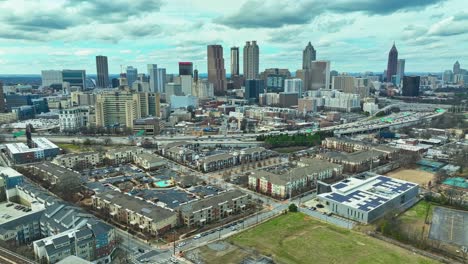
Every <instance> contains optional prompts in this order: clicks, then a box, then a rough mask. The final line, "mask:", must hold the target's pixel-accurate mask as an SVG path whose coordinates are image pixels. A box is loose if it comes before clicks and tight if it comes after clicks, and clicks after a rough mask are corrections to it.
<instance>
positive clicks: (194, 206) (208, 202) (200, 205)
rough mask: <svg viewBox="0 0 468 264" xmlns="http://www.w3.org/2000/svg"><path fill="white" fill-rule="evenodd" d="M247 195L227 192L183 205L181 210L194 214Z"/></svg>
mask: <svg viewBox="0 0 468 264" xmlns="http://www.w3.org/2000/svg"><path fill="white" fill-rule="evenodd" d="M246 195H247V194H245V193H243V192H241V191H239V190H231V191H226V192H222V193H220V194H218V195H215V196H210V197H207V198H205V199H201V200H195V201H191V202H188V203H186V204H183V205H181V206H180V210H181V211H182V212H185V213H192V212H195V211H198V210H201V209H204V208H208V207H210V206H216V205H218V204H220V203H223V202H226V201H231V200H234V199H236V198H239V197H242V196H246Z"/></svg>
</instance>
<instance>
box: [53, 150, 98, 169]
mask: <svg viewBox="0 0 468 264" xmlns="http://www.w3.org/2000/svg"><path fill="white" fill-rule="evenodd" d="M52 162H53V163H55V164H58V165H61V166H63V167H65V168H69V169H73V168H88V167H93V166H97V165H99V164H101V162H102V159H101V155H100V154H99V153H98V152H92V151H91V152H82V153H69V154H63V155H59V156H57V157H55V158H54V160H53V161H52Z"/></svg>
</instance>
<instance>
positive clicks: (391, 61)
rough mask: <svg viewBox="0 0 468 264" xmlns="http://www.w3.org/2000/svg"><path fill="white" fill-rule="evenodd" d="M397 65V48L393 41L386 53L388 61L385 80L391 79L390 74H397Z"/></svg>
mask: <svg viewBox="0 0 468 264" xmlns="http://www.w3.org/2000/svg"><path fill="white" fill-rule="evenodd" d="M397 66H398V50H397V48H396V47H395V42H394V43H393V46H392V48H391V49H390V52H389V53H388V63H387V82H391V81H392V76H393V75H396V74H397Z"/></svg>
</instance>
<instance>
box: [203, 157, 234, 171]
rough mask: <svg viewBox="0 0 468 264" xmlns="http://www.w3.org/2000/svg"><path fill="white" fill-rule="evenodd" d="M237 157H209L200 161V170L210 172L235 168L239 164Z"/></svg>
mask: <svg viewBox="0 0 468 264" xmlns="http://www.w3.org/2000/svg"><path fill="white" fill-rule="evenodd" d="M236 154H237V153H236ZM237 155H238V154H237ZM237 155H234V153H221V154H215V155H211V156H207V157H205V158H203V159H202V160H201V161H200V168H201V169H202V170H203V171H204V172H210V171H216V170H219V169H224V168H229V167H232V166H235V165H237V164H238V163H239V161H238V156H237Z"/></svg>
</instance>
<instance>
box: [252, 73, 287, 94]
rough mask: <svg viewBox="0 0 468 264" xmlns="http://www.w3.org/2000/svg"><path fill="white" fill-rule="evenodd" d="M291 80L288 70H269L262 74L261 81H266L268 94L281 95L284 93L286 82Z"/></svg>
mask: <svg viewBox="0 0 468 264" xmlns="http://www.w3.org/2000/svg"><path fill="white" fill-rule="evenodd" d="M287 78H291V73H290V72H289V70H288V69H278V68H269V69H265V71H264V72H262V73H261V74H260V79H263V80H264V81H265V86H266V89H267V92H268V93H270V92H271V93H279V92H283V91H284V80H285V79H287Z"/></svg>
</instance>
